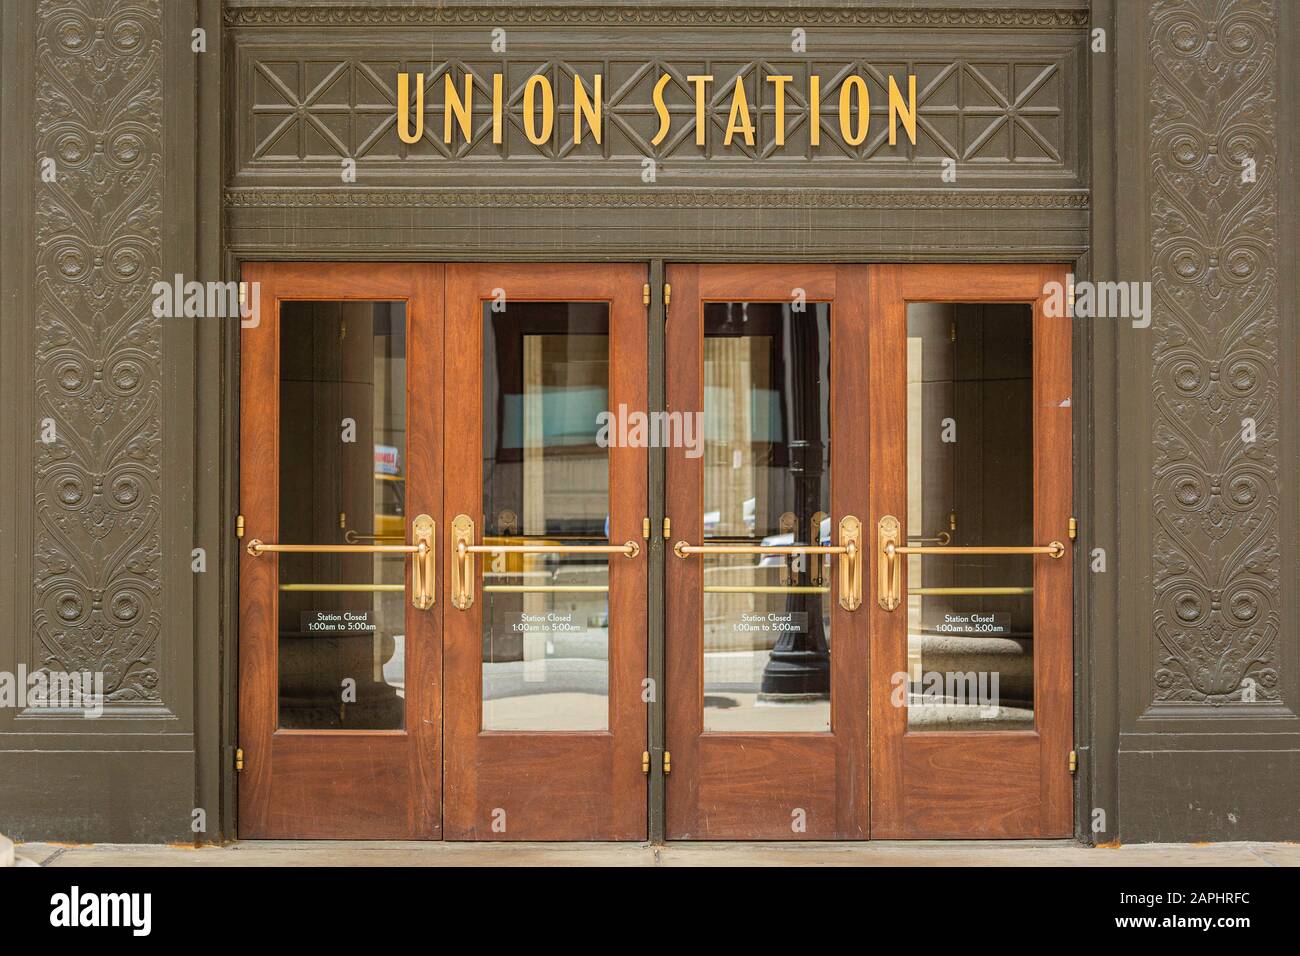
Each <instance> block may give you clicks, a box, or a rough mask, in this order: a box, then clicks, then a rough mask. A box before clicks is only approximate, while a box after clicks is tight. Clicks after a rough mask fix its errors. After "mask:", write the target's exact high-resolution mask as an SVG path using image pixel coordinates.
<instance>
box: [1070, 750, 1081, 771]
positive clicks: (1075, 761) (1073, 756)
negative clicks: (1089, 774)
mask: <svg viewBox="0 0 1300 956" xmlns="http://www.w3.org/2000/svg"><path fill="white" fill-rule="evenodd" d="M1078 769H1079V755H1078V754H1077V753H1075V752H1074V751H1073V750H1071V751H1070V773H1074V772H1075V771H1077V770H1078Z"/></svg>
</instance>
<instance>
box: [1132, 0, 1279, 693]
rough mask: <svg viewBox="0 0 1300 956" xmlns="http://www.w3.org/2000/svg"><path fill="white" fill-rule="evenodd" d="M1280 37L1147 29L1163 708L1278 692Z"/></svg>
mask: <svg viewBox="0 0 1300 956" xmlns="http://www.w3.org/2000/svg"><path fill="white" fill-rule="evenodd" d="M1276 23H1277V11H1276V9H1275V7H1274V3H1273V0H1259V2H1254V3H1250V4H1224V3H1221V2H1218V0H1159V2H1157V3H1155V4H1154V6H1153V9H1152V11H1151V15H1150V24H1151V27H1150V34H1149V37H1150V39H1149V53H1150V60H1149V62H1150V71H1151V72H1150V76H1151V89H1150V95H1151V107H1150V114H1149V117H1150V119H1149V126H1148V141H1149V147H1150V152H1149V155H1150V157H1151V159H1150V173H1149V175H1150V182H1151V193H1150V200H1149V201H1150V207H1149V209H1150V214H1151V225H1152V235H1151V261H1152V287H1153V293H1154V310H1153V317H1152V330H1153V332H1154V336H1155V337H1154V344H1153V365H1154V373H1155V374H1154V381H1153V385H1152V389H1153V391H1152V407H1153V412H1154V420H1153V429H1154V431H1153V435H1152V437H1153V443H1154V446H1155V456H1154V460H1153V473H1152V484H1153V505H1154V523H1153V531H1154V541H1153V552H1154V565H1153V568H1152V572H1153V582H1154V587H1155V615H1154V621H1153V624H1154V632H1155V638H1156V640H1155V649H1156V660H1155V661H1154V662H1153V666H1154V698H1155V702H1156V703H1157V704H1167V703H1201V704H1228V703H1234V702H1245V703H1250V702H1252V701H1254V702H1260V703H1270V702H1277V701H1278V700H1279V695H1280V689H1279V673H1278V666H1279V650H1278V641H1279V627H1280V626H1281V608H1280V595H1279V587H1280V580H1279V577H1280V573H1281V558H1280V554H1279V530H1280V529H1279V514H1278V509H1279V489H1280V475H1279V466H1278V462H1279V455H1278V431H1279V416H1280V415H1281V413H1282V411H1281V409H1280V408H1279V400H1280V384H1279V380H1278V352H1279V348H1280V341H1279V329H1278V308H1279V298H1278V258H1277V255H1278V252H1277V249H1278V240H1279V231H1278V212H1279V211H1278V174H1279V168H1278V156H1277V143H1278V125H1277V117H1278V89H1279V76H1278V65H1277V57H1276V49H1275V38H1276ZM1291 639H1292V640H1294V634H1292V635H1291Z"/></svg>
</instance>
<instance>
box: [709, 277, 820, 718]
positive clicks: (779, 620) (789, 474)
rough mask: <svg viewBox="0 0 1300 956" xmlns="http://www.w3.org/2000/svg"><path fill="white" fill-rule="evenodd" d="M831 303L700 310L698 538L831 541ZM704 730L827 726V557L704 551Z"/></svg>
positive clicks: (721, 304)
mask: <svg viewBox="0 0 1300 956" xmlns="http://www.w3.org/2000/svg"><path fill="white" fill-rule="evenodd" d="M830 425H831V423H830V305H829V304H827V303H825V302H820V303H809V304H807V306H806V307H805V309H804V310H803V311H796V310H795V309H794V307H792V306H791V304H789V303H779V302H710V303H706V304H705V306H704V436H705V440H704V498H703V502H704V524H703V532H704V535H703V537H704V543H705V544H706V545H708V544H720V545H726V544H745V545H751V544H752V545H799V544H812V545H828V544H831V543H832V542H831V537H832V535H831V519H830V510H831V508H830V482H831V469H830ZM703 562H704V564H703V569H704V570H703V573H704V700H703V706H704V730H705V731H706V732H707V731H770V732H776V731H780V732H788V731H828V730H830V727H831V703H830V694H831V690H830V687H831V679H830V674H831V671H830V653H831V651H830V623H831V622H830V617H831V600H832V599H831V573H832V569H831V563H830V556H829V555H821V556H818V555H794V556H791V555H752V554H721V555H705V556H704V558H703Z"/></svg>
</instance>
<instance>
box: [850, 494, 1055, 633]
mask: <svg viewBox="0 0 1300 956" xmlns="http://www.w3.org/2000/svg"><path fill="white" fill-rule="evenodd" d="M901 533H902V524H901V522H899V520H898V519H897V518H895V517H894V516H893V515H885V516H884V517H883V518H881V519H880V520H879V521H878V522H877V523H876V543H877V546H878V548H879V554H878V560H877V562H876V563H877V569H878V580H877V582H876V586H877V597H876V600H877V602H878V603H879V604H880V607H881V608H882V609H883V610H886V611H893V610H896V609H897V608H898V606H899V604H901V603H902V600H903V598H902V574H901V572H900V571H899V567H898V556H899V555H900V554H948V555H957V554H1045V555H1047V556H1048V557H1051V558H1059V557H1062V556H1063V555H1064V554H1065V545H1064V544H1062V543H1061V542H1060V541H1053V542H1051V543H1050V544H1043V545H1039V544H1029V545H1010V546H1001V545H999V546H990V547H966V546H961V547H955V548H933V547H912V546H910V545H900V544H899V543H898V539H899V535H900V534H901Z"/></svg>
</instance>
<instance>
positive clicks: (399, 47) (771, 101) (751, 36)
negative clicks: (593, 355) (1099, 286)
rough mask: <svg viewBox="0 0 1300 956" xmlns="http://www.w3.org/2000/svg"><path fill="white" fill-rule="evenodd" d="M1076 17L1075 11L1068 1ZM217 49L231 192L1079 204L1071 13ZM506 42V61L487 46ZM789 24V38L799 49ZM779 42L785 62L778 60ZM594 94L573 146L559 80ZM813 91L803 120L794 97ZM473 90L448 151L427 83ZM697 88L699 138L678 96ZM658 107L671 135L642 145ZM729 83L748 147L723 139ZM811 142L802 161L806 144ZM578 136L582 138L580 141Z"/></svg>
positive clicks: (374, 34)
mask: <svg viewBox="0 0 1300 956" xmlns="http://www.w3.org/2000/svg"><path fill="white" fill-rule="evenodd" d="M1080 6H1081V7H1082V6H1084V5H1083V4H1080ZM226 22H227V26H228V28H229V29H230V33H231V36H232V38H233V41H234V50H235V52H234V76H233V78H232V87H231V89H232V92H233V108H232V110H231V124H232V138H231V147H232V154H233V155H232V169H231V178H230V183H229V184H230V185H231V186H233V187H239V188H246V187H271V186H276V185H293V186H305V185H311V186H338V185H339V184H340V181H341V175H340V166H341V163H342V161H343V160H354V161H355V162H356V164H357V167H358V168H357V175H356V185H357V186H358V187H360V188H365V187H367V186H371V187H373V186H391V185H410V186H418V187H442V188H446V187H448V186H452V185H458V184H462V183H463V184H473V185H476V186H480V187H482V186H515V187H517V186H548V187H555V188H563V187H573V188H579V189H590V188H597V187H601V186H604V187H624V188H628V187H630V188H644V187H645V186H646V183H645V181H644V179H643V172H644V170H645V162H644V161H646V160H652V161H653V162H654V163H655V164H657V165H656V170H655V172H656V176H657V179H656V183H657V185H659V186H665V185H667V186H713V187H716V186H780V187H784V188H792V187H795V188H797V187H800V186H823V187H833V188H845V187H855V186H856V187H862V186H871V187H888V186H905V187H916V186H927V187H935V188H937V189H939V190H940V191H943V192H949V193H951V192H954V191H955V190H953V189H951V188H948V189H944V188H943V186H944V182H943V181H942V180H941V179H940V173H941V169H942V167H941V162H942V161H943V160H954V161H956V163H957V164H958V168H959V177H960V183H961V184H962V185H969V186H975V187H985V188H987V187H1018V188H1024V187H1029V186H1035V187H1038V188H1044V189H1046V188H1056V189H1070V188H1073V189H1078V188H1081V187H1083V186H1084V178H1085V177H1084V173H1083V171H1082V170H1081V169H1080V163H1079V156H1080V149H1079V145H1080V140H1081V133H1080V125H1081V122H1082V119H1083V114H1084V112H1085V111H1084V109H1083V100H1082V86H1083V84H1082V82H1081V77H1082V69H1083V62H1082V59H1083V55H1084V41H1085V39H1086V26H1087V22H1088V16H1087V11H1086V10H1085V9H1078V10H1069V9H1061V10H1046V11H1043V10H1020V11H1017V10H996V9H983V10H980V9H974V10H938V9H932V10H915V9H909V8H908V6H907V5H900V6H899V7H898V8H877V9H857V8H853V7H835V8H818V7H807V8H805V7H801V8H798V9H789V8H775V9H773V8H763V7H755V8H742V7H738V6H730V7H726V6H721V7H703V6H702V7H665V8H654V9H650V8H635V7H619V6H609V7H564V6H545V7H540V6H539V7H524V8H512V7H506V6H501V7H474V6H459V5H454V6H447V7H441V6H422V7H406V6H396V7H393V6H379V7H375V6H361V5H329V6H316V5H310V4H306V5H302V4H300V5H288V4H286V5H283V6H281V5H273V6H265V5H248V6H244V5H242V4H235V5H231V6H229V7H227V10H226ZM493 28H499V29H500V30H502V31H504V32H503V36H502V42H504V43H505V44H506V50H505V52H499V51H494V50H493V48H492V45H491V44H492V42H493V35H492V29H493ZM796 30H798V31H800V32H801V33H802V34H804V37H803V39H801V40H799V41H798V42H795V41H794V40H792V35H793V33H794V32H795V31H796ZM796 48H797V49H796ZM399 72H410V73H421V74H423V75H424V84H425V91H424V106H425V110H424V112H425V123H424V135H423V138H422V139H421V140H419V141H418V142H416V143H413V144H409V145H408V144H406V143H403V142H402V141H401V140H400V138H399V136H398V132H397V121H396V112H397V100H396V78H397V75H398V73H399ZM494 74H500V75H501V76H502V83H503V96H502V100H503V102H504V104H505V108H504V111H503V124H502V127H503V130H502V132H503V135H502V136H501V139H502V142H500V143H499V144H498V143H494V142H493V137H492V129H493V117H492V107H491V98H492V77H493V75H494ZM537 74H541V75H544V76H546V77H547V78H548V80H549V82H550V85H551V88H552V89H553V90H554V91H555V107H556V109H555V119H556V121H555V124H554V129H553V131H552V134H551V136H550V138H549V139H547V140H546V141H545V142H543V143H541V144H540V145H534V144H533V143H532V142H530V141H529V139H528V138H527V136H526V135H525V126H524V121H523V106H522V103H523V99H524V88H525V84H526V83H527V81H528V80H529V78H530V77H532V76H534V75H537ZM596 74H600V75H601V77H602V80H603V95H602V102H603V106H604V109H603V117H602V121H601V124H600V125H601V132H602V135H601V140H602V141H601V142H600V143H599V144H598V143H597V142H596V141H595V138H594V137H593V136H591V135H590V134H587V135H585V136H584V139H583V141H582V142H581V143H580V144H575V143H574V115H573V114H574V108H573V103H574V90H573V85H574V77H575V76H578V77H581V78H582V79H583V82H584V85H585V87H586V88H587V89H588V90H590V89H591V87H592V85H593V77H594V76H595V75H596ZM814 74H815V75H817V76H819V77H820V95H819V96H818V97H817V101H818V103H819V107H820V119H819V122H816V123H815V124H814V122H813V119H812V110H811V105H812V104H811V101H810V82H809V77H810V76H811V75H814ZM908 74H914V75H915V76H916V102H917V122H916V144H915V145H913V144H911V143H910V142H908V140H907V137H906V136H905V135H904V134H903V133H902V130H901V129H900V130H899V131H898V135H897V137H896V141H895V143H894V144H892V145H891V144H890V142H889V138H890V137H889V125H890V124H889V122H888V120H889V108H888V88H889V79H890V78H891V77H892V78H894V79H895V80H896V81H897V82H898V83H899V86H900V88H901V89H902V90H904V91H905V90H906V88H907V79H906V77H907V75H908ZM446 75H451V76H452V77H453V78H454V81H455V83H456V88H457V90H463V88H464V79H465V77H467V76H468V77H470V82H471V85H472V96H473V107H472V114H471V136H470V137H469V140H468V142H467V141H465V139H464V137H463V136H462V135H461V133H460V131H459V129H458V128H457V129H456V130H455V135H454V137H453V139H452V141H451V142H450V143H447V142H445V141H444V125H443V123H444V117H443V107H444V77H445V76H446ZM696 75H707V76H710V77H712V81H711V83H710V85H709V87H708V92H707V96H706V97H705V105H704V120H703V122H704V124H705V126H706V127H707V130H706V134H707V135H706V137H705V143H704V144H703V145H700V144H698V143H697V136H696V132H697V123H696V103H695V87H694V86H693V84H692V83H691V82H690V81H689V79H688V78H689V77H691V76H696ZM773 75H781V76H789V77H792V80H791V81H790V82H789V84H788V85H787V86H786V87H785V90H786V94H785V122H784V126H785V130H786V135H785V141H784V143H781V144H778V143H777V141H776V139H777V137H776V115H775V114H776V104H775V93H774V91H775V87H774V86H773V84H772V83H771V82H769V81H768V79H767V78H768V77H770V76H773ZM850 75H857V76H860V77H862V79H863V81H864V82H865V84H866V88H867V91H868V93H869V98H870V107H869V113H870V118H871V125H870V131H869V133H868V135H867V137H866V139H865V141H864V142H862V143H860V144H857V145H852V144H851V142H850V137H846V135H845V133H844V131H843V130H842V129H841V123H840V115H839V105H840V89H841V85H842V82H843V80H844V78H845V77H847V76H850ZM665 76H666V77H668V78H669V79H668V82H667V86H666V88H665V90H664V94H663V98H664V101H665V106H666V109H667V111H668V113H669V115H670V117H671V128H670V132H669V133H668V135H667V136H666V138H664V139H663V140H662V141H661V142H660V143H658V144H654V143H653V142H652V140H653V139H654V138H655V135H656V132H657V131H658V129H659V122H660V120H659V115H658V113H657V111H656V104H655V100H654V97H653V91H654V88H655V85H656V83H657V82H658V81H659V80H660V78H661V77H665ZM738 80H739V82H740V84H741V85H742V87H743V89H744V91H745V94H746V97H745V99H746V103H747V106H748V113H749V115H750V117H751V119H752V122H753V123H754V126H755V136H754V143H753V144H752V145H747V144H746V143H745V142H744V141H743V139H740V138H738V137H737V138H736V139H733V141H732V142H731V144H730V145H724V138H725V134H726V131H727V128H728V123H729V119H730V115H731V107H732V103H733V90H734V88H735V85H736V83H737V81H738ZM814 126H815V127H816V128H817V129H818V131H819V136H820V142H819V144H818V145H813V143H812V136H811V131H812V129H813V128H814ZM585 132H586V131H585V130H584V133H585Z"/></svg>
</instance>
